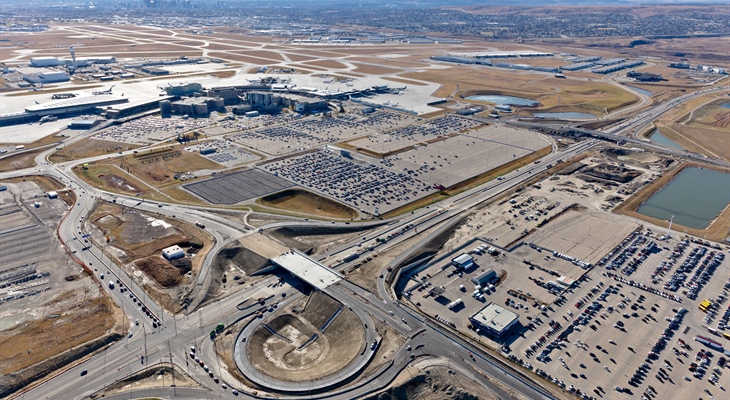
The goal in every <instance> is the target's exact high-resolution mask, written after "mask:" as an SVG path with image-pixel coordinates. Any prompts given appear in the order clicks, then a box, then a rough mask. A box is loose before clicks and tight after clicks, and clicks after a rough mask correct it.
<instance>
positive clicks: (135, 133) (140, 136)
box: [93, 115, 215, 145]
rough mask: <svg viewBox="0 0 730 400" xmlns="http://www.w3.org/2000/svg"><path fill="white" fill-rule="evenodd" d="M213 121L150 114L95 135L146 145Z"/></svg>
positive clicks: (100, 137) (116, 140) (106, 138)
mask: <svg viewBox="0 0 730 400" xmlns="http://www.w3.org/2000/svg"><path fill="white" fill-rule="evenodd" d="M213 123H215V120H214V119H208V118H201V119H195V118H183V117H170V118H162V117H160V116H159V115H149V116H146V117H142V118H137V119H133V120H131V121H128V122H125V123H124V124H122V125H112V126H110V127H109V128H106V129H103V130H101V131H99V132H98V133H96V134H95V135H94V136H93V137H94V138H97V139H104V140H113V141H115V142H123V143H130V144H141V145H146V144H151V143H154V142H159V141H161V140H165V139H169V138H175V137H176V136H177V135H180V134H183V133H186V132H189V131H192V130H195V129H200V128H204V127H206V126H209V125H211V124H213Z"/></svg>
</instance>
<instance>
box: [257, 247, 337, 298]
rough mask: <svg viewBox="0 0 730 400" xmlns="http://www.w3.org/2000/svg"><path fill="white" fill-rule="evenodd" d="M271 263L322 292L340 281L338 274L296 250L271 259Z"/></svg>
mask: <svg viewBox="0 0 730 400" xmlns="http://www.w3.org/2000/svg"><path fill="white" fill-rule="evenodd" d="M271 261H272V262H274V264H276V265H278V266H280V267H282V268H284V269H286V270H287V271H289V272H291V273H292V274H294V275H296V276H297V277H298V278H299V279H301V280H303V281H304V282H307V283H308V284H310V285H311V286H313V287H315V288H317V289H319V290H324V289H325V288H327V287H328V286H330V285H332V284H334V283H337V282H338V281H339V280H340V279H342V277H341V276H340V275H339V274H338V273H336V272H334V271H333V270H331V269H330V268H328V267H326V266H324V265H322V264H320V263H318V262H317V261H315V260H313V259H311V258H309V257H307V255H306V254H304V253H302V252H300V251H299V250H296V249H293V250H291V251H287V252H286V253H284V254H282V255H280V256H278V257H276V258H272V259H271Z"/></svg>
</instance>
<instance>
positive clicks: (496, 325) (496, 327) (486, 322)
mask: <svg viewBox="0 0 730 400" xmlns="http://www.w3.org/2000/svg"><path fill="white" fill-rule="evenodd" d="M469 321H470V322H471V323H472V324H474V325H475V326H476V327H477V328H478V329H480V330H483V331H485V332H487V333H488V334H490V335H493V336H497V337H499V336H502V335H503V334H504V333H505V332H507V331H508V330H509V329H510V328H511V327H512V326H514V325H515V324H516V323H517V322H518V321H519V316H517V314H515V313H513V312H512V311H509V310H507V309H505V308H504V307H501V306H499V305H497V304H494V303H489V304H488V305H487V306H486V307H484V308H482V309H481V310H479V312H477V313H476V314H474V315H472V316H471V317H469Z"/></svg>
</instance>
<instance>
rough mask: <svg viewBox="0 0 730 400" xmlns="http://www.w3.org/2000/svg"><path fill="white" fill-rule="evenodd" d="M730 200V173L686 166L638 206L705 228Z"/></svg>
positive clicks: (663, 217)
mask: <svg viewBox="0 0 730 400" xmlns="http://www.w3.org/2000/svg"><path fill="white" fill-rule="evenodd" d="M728 203H730V174H728V173H725V172H720V171H715V170H711V169H705V168H696V167H688V168H685V169H683V170H682V171H681V172H680V173H679V174H677V176H675V177H674V179H672V181H671V182H669V183H668V184H667V185H666V186H665V187H663V188H662V189H661V190H660V191H658V192H657V193H656V194H654V195H653V196H651V197H650V198H649V199H648V200H647V201H646V202H644V204H642V205H641V206H639V208H638V209H637V210H636V211H637V212H638V213H639V214H641V215H646V216H647V217H653V218H657V219H661V220H669V219H670V218H672V216H674V222H675V223H677V224H680V225H683V226H686V227H688V228H695V229H705V228H707V227H708V226H709V225H710V223H711V222H712V221H713V220H714V219H715V218H716V217H717V216H718V214H720V212H721V211H722V210H723V209H725V207H726V206H727V205H728Z"/></svg>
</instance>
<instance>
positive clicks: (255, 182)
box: [183, 169, 294, 204]
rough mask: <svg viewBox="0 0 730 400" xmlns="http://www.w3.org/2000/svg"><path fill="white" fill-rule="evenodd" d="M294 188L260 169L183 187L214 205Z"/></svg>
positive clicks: (221, 176)
mask: <svg viewBox="0 0 730 400" xmlns="http://www.w3.org/2000/svg"><path fill="white" fill-rule="evenodd" d="M292 186H294V185H293V184H291V183H290V182H288V181H286V180H284V179H281V178H279V177H277V176H274V175H272V174H269V173H267V172H265V171H261V170H259V169H247V170H244V171H239V172H234V173H231V174H226V175H220V176H217V177H215V178H211V179H206V180H204V181H199V182H195V183H190V184H187V185H183V187H184V188H185V189H187V190H189V191H191V192H193V193H194V194H196V195H197V196H199V197H201V198H202V199H203V200H205V201H208V202H210V203H213V204H236V203H240V202H242V201H245V200H249V199H253V198H256V197H260V196H264V195H267V194H270V193H274V192H278V191H280V190H284V189H286V188H289V187H292Z"/></svg>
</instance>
